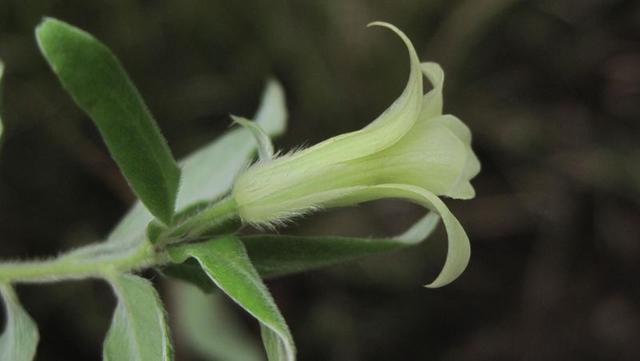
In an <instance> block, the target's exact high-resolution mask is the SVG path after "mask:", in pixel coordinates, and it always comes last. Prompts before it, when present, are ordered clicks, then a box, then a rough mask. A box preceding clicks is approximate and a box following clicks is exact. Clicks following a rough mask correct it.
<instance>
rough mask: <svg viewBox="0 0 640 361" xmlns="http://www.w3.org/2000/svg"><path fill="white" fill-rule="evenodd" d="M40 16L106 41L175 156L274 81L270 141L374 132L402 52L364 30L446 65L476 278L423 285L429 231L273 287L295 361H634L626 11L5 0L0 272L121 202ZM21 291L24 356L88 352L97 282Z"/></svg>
mask: <svg viewBox="0 0 640 361" xmlns="http://www.w3.org/2000/svg"><path fill="white" fill-rule="evenodd" d="M44 15H49V16H55V17H58V18H60V19H62V20H65V21H68V22H70V23H72V24H75V25H77V26H79V27H81V28H83V29H85V30H87V31H89V32H91V33H93V34H94V35H95V36H97V37H98V38H99V39H101V40H103V41H104V42H105V43H106V44H108V46H109V47H111V49H112V50H113V51H114V52H115V53H116V54H117V56H118V57H119V58H120V59H121V61H122V62H123V64H124V66H125V67H126V69H127V70H128V72H129V74H130V75H131V77H132V79H133V80H134V82H135V83H136V84H137V86H138V88H139V89H140V91H141V93H142V94H143V96H144V97H145V99H146V101H147V103H148V105H149V107H150V108H151V109H152V111H153V113H154V114H155V116H156V118H157V120H158V122H159V124H160V126H161V128H162V129H163V131H164V133H165V135H166V137H167V138H168V141H169V143H170V145H171V147H172V149H173V151H174V154H176V156H177V157H182V156H184V155H185V154H188V153H189V152H190V151H192V150H194V149H196V148H197V147H198V146H201V145H202V144H205V143H207V142H208V141H210V140H211V139H213V138H215V137H216V136H218V135H220V134H221V133H222V132H224V131H225V130H226V129H227V127H228V125H229V124H230V120H229V118H228V116H227V114H228V113H234V114H241V115H246V116H250V115H251V114H253V112H254V110H255V108H256V105H257V101H258V97H259V94H260V91H261V88H262V85H263V82H264V80H265V78H266V77H267V76H269V75H271V74H273V75H275V76H276V77H277V78H278V79H280V80H281V81H282V83H283V84H284V87H285V90H286V94H287V100H288V108H289V110H290V115H291V116H290V125H289V131H288V133H287V135H286V136H285V137H283V138H282V139H280V140H279V141H278V143H277V146H278V148H282V149H290V148H292V147H294V146H296V145H299V144H313V143H315V142H318V141H320V140H322V139H325V138H327V137H330V136H332V135H336V134H339V133H343V132H347V131H351V130H355V129H358V128H360V127H362V126H364V125H365V124H367V123H368V122H370V121H371V120H373V119H374V118H375V117H376V116H377V115H378V114H379V113H380V112H381V111H383V110H384V109H385V108H386V107H387V106H388V104H390V103H391V102H392V101H393V100H394V99H395V98H396V97H397V96H398V94H399V93H400V91H401V90H402V87H403V85H404V83H405V81H406V77H407V56H406V52H405V51H404V49H403V48H402V45H401V43H400V42H399V41H398V40H397V39H396V38H395V37H394V36H392V35H390V33H389V32H385V31H382V30H379V29H366V28H365V25H366V24H367V23H368V22H370V21H373V20H385V21H389V22H391V23H393V24H395V25H397V26H398V27H400V28H401V29H403V30H404V31H405V32H406V33H407V34H408V35H409V37H410V38H411V39H412V41H413V43H414V44H415V46H416V48H417V50H418V53H419V54H420V57H421V59H422V60H433V61H438V62H440V63H441V64H442V65H443V67H444V69H445V72H446V76H447V81H446V83H445V111H446V112H450V113H453V114H455V115H457V116H459V117H460V118H461V119H463V120H464V121H465V122H466V123H467V124H468V125H469V126H470V128H471V129H472V131H473V134H474V137H475V138H474V148H475V149H476V150H477V153H478V155H479V157H480V159H481V161H482V164H483V171H482V173H481V174H480V176H479V177H478V178H476V180H475V181H474V185H475V186H476V190H477V193H478V196H477V198H476V199H474V200H472V201H465V202H461V201H449V200H447V203H448V204H449V205H450V207H451V208H452V210H453V211H454V213H455V214H456V215H457V216H458V218H459V219H460V220H461V222H462V223H463V224H464V225H465V228H466V230H467V232H468V234H469V236H470V238H471V240H472V243H473V244H472V247H473V255H472V260H471V264H470V265H469V268H468V269H467V271H466V272H465V274H464V275H463V276H462V277H461V278H460V279H459V280H458V281H456V282H455V283H453V284H452V285H450V286H447V287H445V288H442V289H437V290H429V289H425V288H422V287H421V285H422V284H424V283H426V282H427V281H428V280H430V279H431V277H433V275H434V274H435V272H437V270H438V267H439V262H441V261H442V249H443V245H444V237H443V236H444V232H443V231H439V232H438V233H437V234H436V235H435V236H433V237H432V238H431V239H429V241H428V242H425V244H424V245H421V246H420V247H417V248H415V249H411V250H408V251H404V252H400V253H395V254H389V255H384V256H377V257H374V258H371V259H368V260H366V261H364V262H360V263H357V264H352V265H345V266H340V267H334V268H331V269H328V270H324V271H318V272H312V273H308V274H304V275H300V276H294V277H289V278H285V279H281V280H276V281H273V282H270V287H271V289H272V291H273V293H274V295H275V297H276V299H277V301H278V303H279V305H280V306H281V309H282V311H283V313H284V315H285V317H286V318H287V320H288V322H289V325H290V327H291V328H292V331H293V334H294V337H295V339H296V341H297V344H298V347H299V356H300V359H301V360H303V361H313V360H319V361H326V360H332V361H341V360H344V361H350V360H366V361H377V360H474V361H475V360H492V361H493V360H637V359H639V358H640V342H638V335H639V334H640V308H639V299H640V297H639V296H640V286H639V284H638V281H637V278H638V272H639V271H640V262H639V261H640V207H638V205H639V202H640V142H639V141H638V137H639V136H640V123H639V121H640V2H638V1H614V0H610V1H606V0H586V1H581V0H565V1H553V0H546V1H544V0H540V1H527V2H524V1H513V0H487V1H478V0H467V1H444V0H438V1H424V0H422V1H421V0H413V1H409V0H407V1H365V0H349V1H339V0H335V1H310V0H308V1H293V0H291V1H284V0H271V1H249V0H246V1H230V2H229V1H206V0H180V1H178V0H173V1H168V0H167V1H129V0H119V1H116V0H113V1H106V0H105V1H80V0H77V1H61V0H57V1H56V0H47V1H24V0H0V57H1V58H2V59H4V61H5V63H6V79H5V80H6V82H5V84H4V85H5V87H4V89H5V91H4V93H5V96H4V104H5V114H4V120H5V130H6V132H5V137H4V138H5V139H4V142H3V145H2V150H1V154H0V157H1V159H0V237H1V241H0V242H1V247H0V258H2V259H15V258H27V257H44V256H48V255H55V254H56V253H58V252H60V251H62V250H65V249H69V248H72V247H77V246H80V245H82V244H86V243H89V242H93V241H96V240H99V239H100V238H101V237H103V236H104V235H105V234H106V233H107V232H108V230H109V229H110V227H111V226H112V225H113V224H115V223H116V222H117V221H118V219H119V218H120V217H121V216H122V215H123V213H124V212H125V211H126V209H127V208H128V206H129V205H130V204H131V202H132V201H133V197H132V194H131V192H130V191H129V190H128V188H127V186H126V183H125V182H124V180H123V178H122V177H121V176H120V175H119V173H118V171H117V169H116V167H115V165H114V163H113V162H112V161H111V160H110V159H109V157H108V154H107V153H106V150H105V147H104V145H103V144H102V142H101V140H100V138H99V136H98V135H97V132H96V131H95V130H94V129H93V126H92V125H91V122H90V121H88V119H86V116H85V115H84V114H83V113H82V112H81V111H79V110H78V108H77V107H76V106H74V104H73V103H72V101H71V100H70V98H69V96H68V95H67V94H65V93H64V91H63V90H62V88H61V87H60V85H59V84H58V82H57V80H56V79H55V77H54V75H53V74H52V73H51V71H50V70H49V69H48V68H47V66H46V64H45V62H44V60H43V58H42V57H41V56H40V55H39V53H38V50H37V47H36V44H35V41H34V37H33V29H34V26H35V25H36V24H37V23H38V22H39V21H40V19H41V17H42V16H44ZM212 166H215V165H213V164H212ZM421 213H422V210H421V209H419V208H418V207H413V206H411V205H407V204H405V203H402V202H389V201H386V202H374V203H373V204H370V205H366V206H362V207H359V208H351V209H344V210H336V211H331V212H327V213H323V214H318V215H314V216H312V217H310V218H308V219H305V220H302V221H300V222H299V223H298V224H296V225H295V226H293V227H291V228H288V229H285V230H281V232H283V233H298V234H343V235H365V236H369V235H390V234H394V233H396V232H399V231H400V230H402V229H403V227H406V226H407V225H409V224H411V222H412V221H414V220H415V219H417V218H418V217H419V216H420V214H421ZM149 275H150V276H152V277H155V278H156V279H157V276H154V275H153V273H150V274H149ZM159 286H160V288H161V291H162V292H163V294H164V296H165V298H166V299H168V300H169V302H168V306H167V307H168V309H169V313H170V314H171V310H172V304H171V302H170V298H169V297H166V296H167V293H168V292H167V290H168V289H167V287H165V286H163V283H162V282H159ZM18 291H19V293H20V296H21V299H22V301H23V303H24V305H25V307H26V308H27V309H28V310H29V312H30V313H31V314H32V315H33V317H34V318H35V319H36V320H37V322H38V324H39V327H40V332H41V343H40V346H39V355H38V360H97V359H99V358H100V354H101V343H102V339H103V337H104V333H105V332H106V329H107V327H108V324H109V319H110V317H111V312H112V309H113V306H114V300H113V297H112V296H111V292H110V290H109V289H108V287H107V286H106V285H105V284H103V283H100V282H91V281H86V282H72V283H64V284H56V285H45V286H22V287H19V288H18ZM247 321H248V325H250V326H251V327H253V330H254V331H255V325H254V324H253V323H251V322H249V320H247ZM175 337H176V338H177V339H178V340H179V338H180V335H179V334H177V335H175ZM176 348H177V352H178V354H177V357H178V361H180V360H190V359H191V356H190V354H189V353H188V352H187V351H186V350H184V349H183V348H182V347H181V345H180V342H179V341H178V343H177V345H176ZM194 359H195V358H194Z"/></svg>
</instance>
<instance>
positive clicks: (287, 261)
mask: <svg viewBox="0 0 640 361" xmlns="http://www.w3.org/2000/svg"><path fill="white" fill-rule="evenodd" d="M439 221H440V217H438V215H437V214H436V213H429V214H427V215H426V216H424V217H423V218H422V219H420V220H419V221H418V222H416V223H415V224H414V225H413V226H411V228H409V229H408V230H407V231H405V232H404V233H403V234H401V235H398V236H396V237H390V238H362V237H338V236H323V237H304V236H283V235H268V234H265V235H254V236H242V237H240V238H241V240H242V242H243V243H244V245H245V248H246V249H247V253H248V255H249V258H250V259H251V262H252V263H253V265H254V266H255V268H256V270H257V271H258V273H259V274H260V277H262V278H265V279H267V278H276V277H281V276H286V275H290V274H295V273H301V272H306V271H311V270H315V269H318V268H322V267H328V266H332V265H336V264H339V263H345V262H351V261H356V260H358V259H361V258H364V257H366V256H370V255H374V254H379V253H384V252H392V251H395V250H399V249H402V248H406V247H410V246H412V245H415V244H417V243H420V242H422V241H423V240H425V239H427V238H428V237H429V236H430V235H431V233H432V232H433V231H434V230H435V228H436V226H437V225H438V222H439ZM161 272H162V273H163V274H164V275H166V276H170V277H173V278H177V279H180V280H183V281H186V282H189V283H191V284H194V285H196V286H197V287H199V288H200V289H201V290H202V291H204V292H211V291H212V290H213V289H212V288H211V287H210V286H209V285H207V284H206V282H204V281H203V280H205V278H206V276H205V275H204V274H203V271H202V269H201V268H200V267H197V265H195V264H193V262H191V260H189V261H186V262H184V263H180V264H172V265H169V266H166V267H164V268H163V269H162V270H161Z"/></svg>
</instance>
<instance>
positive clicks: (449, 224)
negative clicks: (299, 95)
mask: <svg viewBox="0 0 640 361" xmlns="http://www.w3.org/2000/svg"><path fill="white" fill-rule="evenodd" d="M381 198H402V199H407V200H409V201H411V202H413V203H416V204H419V205H421V206H423V207H425V208H428V209H430V210H432V211H434V212H436V213H438V214H439V215H440V217H441V218H442V222H443V223H444V226H445V228H446V231H447V237H448V246H447V258H446V260H445V262H444V266H443V267H442V270H441V271H440V274H438V276H437V277H436V279H435V280H433V281H432V282H431V283H429V284H427V285H426V287H430V288H436V287H442V286H445V285H447V284H449V283H451V282H453V281H454V280H455V279H456V278H458V277H459V276H460V275H461V274H462V272H464V270H465V268H466V267H467V264H468V263H469V258H470V256H471V246H470V244H469V238H468V237H467V234H466V232H465V231H464V228H462V225H461V224H460V222H458V220H457V219H456V217H455V216H454V215H453V214H452V213H451V211H449V208H447V206H446V205H445V204H444V203H443V202H442V200H440V198H438V196H436V195H435V194H433V193H431V192H429V191H427V190H425V189H422V188H420V187H416V186H411V185H406V184H380V185H375V186H369V187H353V188H351V189H349V190H344V191H343V196H342V197H341V198H340V199H335V200H333V201H332V202H329V203H328V205H329V206H330V207H334V206H344V205H352V204H356V203H361V202H367V201H372V200H376V199H381Z"/></svg>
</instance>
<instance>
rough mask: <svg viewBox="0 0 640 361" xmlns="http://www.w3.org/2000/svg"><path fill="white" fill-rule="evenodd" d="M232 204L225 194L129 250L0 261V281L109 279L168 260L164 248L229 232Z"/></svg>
mask: <svg viewBox="0 0 640 361" xmlns="http://www.w3.org/2000/svg"><path fill="white" fill-rule="evenodd" d="M239 222H240V221H239V218H238V216H237V209H236V203H235V201H234V200H233V198H231V197H228V198H224V199H222V200H220V201H219V202H217V203H216V204H214V205H212V206H210V207H208V208H205V209H203V210H201V211H200V212H198V213H196V214H193V215H191V216H189V217H188V218H186V219H185V220H184V221H183V222H181V223H179V224H177V225H174V226H173V227H172V228H168V229H166V230H165V231H164V232H163V234H161V235H160V237H159V239H158V242H157V243H156V244H155V245H152V244H151V243H150V242H149V241H148V240H145V241H144V242H142V243H141V244H140V245H139V246H136V247H135V248H130V249H121V248H118V247H115V248H114V247H113V244H109V243H103V244H98V245H90V246H87V247H85V248H82V249H76V250H74V251H72V252H69V253H67V254H63V255H61V256H60V257H56V258H51V259H47V260H41V261H25V262H7V263H0V284H3V283H5V284H9V283H47V282H57V281H63V280H79V279H84V278H109V277H111V276H112V275H113V274H114V273H122V272H130V271H135V270H139V269H143V268H148V267H152V266H155V265H160V264H165V263H167V262H169V260H168V256H167V249H166V248H167V247H168V246H169V245H171V244H174V243H183V242H191V241H193V240H197V239H198V237H202V236H205V235H207V234H209V233H212V232H214V233H216V234H221V233H230V232H232V231H235V230H236V229H237V228H238V227H239V224H240V223H239Z"/></svg>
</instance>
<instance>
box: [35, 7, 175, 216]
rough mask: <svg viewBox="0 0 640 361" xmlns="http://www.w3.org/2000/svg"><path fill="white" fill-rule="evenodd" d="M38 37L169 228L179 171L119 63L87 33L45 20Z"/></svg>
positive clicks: (140, 194) (139, 190)
mask: <svg viewBox="0 0 640 361" xmlns="http://www.w3.org/2000/svg"><path fill="white" fill-rule="evenodd" d="M36 37H37V40H38V45H39V46H40V50H41V52H42V54H43V55H44V57H45V58H46V59H47V61H48V62H49V65H51V68H52V69H53V71H54V73H55V74H56V75H57V76H58V78H59V79H60V82H61V83H62V85H63V86H64V88H65V89H66V90H67V91H68V92H69V93H70V94H71V96H72V97H73V99H74V100H75V102H76V103H77V104H78V106H80V108H82V109H83V110H84V111H85V112H86V113H87V114H88V115H89V116H90V117H91V119H92V120H93V121H94V123H95V124H96V126H97V127H98V129H99V130H100V134H101V135H102V138H103V139H104V141H105V143H106V144H107V147H108V148H109V151H110V152H111V155H112V157H113V158H114V160H115V161H116V163H117V164H118V166H119V167H120V170H121V171H122V173H123V174H124V176H125V177H126V179H127V181H128V182H129V184H130V185H131V188H132V189H133V190H134V192H135V193H136V194H137V195H138V197H139V198H140V200H141V201H142V202H143V203H144V205H145V206H146V207H147V208H148V209H149V211H150V212H151V213H152V214H153V215H154V216H155V217H157V218H158V219H160V220H161V221H162V222H164V223H166V224H169V223H171V218H172V216H173V211H174V206H175V201H176V195H177V193H178V186H179V182H180V169H179V168H178V165H177V163H176V161H175V159H174V158H173V156H172V155H171V151H170V150H169V147H168V145H167V142H166V140H165V139H164V137H163V136H162V134H161V133H160V130H159V128H158V126H157V124H156V122H155V121H154V119H153V117H152V116H151V113H150V112H149V110H148V109H147V106H146V105H145V103H144V101H143V100H142V97H141V96H140V94H139V93H138V91H137V90H136V88H135V86H134V85H133V83H132V82H131V80H130V79H129V77H128V76H127V74H126V72H125V70H124V69H123V67H122V65H121V64H120V62H119V61H118V59H117V58H116V57H115V56H114V55H113V54H112V53H111V51H110V50H109V49H108V48H107V47H106V46H105V45H104V44H102V43H101V42H99V41H98V40H97V39H95V38H94V37H93V36H91V35H90V34H89V33H86V32H84V31H82V30H80V29H78V28H76V27H73V26H71V25H69V24H66V23H64V22H62V21H59V20H56V19H51V18H48V19H45V20H44V21H43V22H42V23H41V24H40V25H39V26H38V27H37V28H36Z"/></svg>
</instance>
